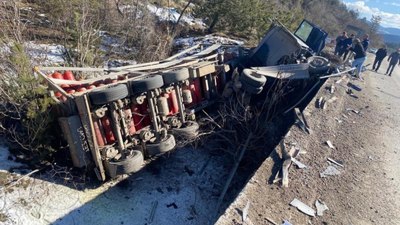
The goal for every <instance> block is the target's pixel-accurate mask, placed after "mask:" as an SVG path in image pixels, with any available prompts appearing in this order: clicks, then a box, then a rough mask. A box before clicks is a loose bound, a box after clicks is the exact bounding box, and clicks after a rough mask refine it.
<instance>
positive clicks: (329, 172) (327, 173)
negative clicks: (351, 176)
mask: <svg viewBox="0 0 400 225" xmlns="http://www.w3.org/2000/svg"><path fill="white" fill-rule="evenodd" d="M339 174H340V171H339V170H338V169H336V167H334V166H328V167H327V168H326V169H325V171H324V172H322V173H320V174H319V175H320V176H321V177H328V176H336V175H339Z"/></svg>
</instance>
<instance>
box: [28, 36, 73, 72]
mask: <svg viewBox="0 0 400 225" xmlns="http://www.w3.org/2000/svg"><path fill="white" fill-rule="evenodd" d="M25 50H26V52H27V54H28V56H29V57H30V58H31V61H32V63H33V64H36V65H42V66H43V65H61V64H64V63H65V59H64V57H65V54H66V50H65V47H64V46H63V45H57V44H38V43H35V42H33V41H30V42H26V43H25Z"/></svg>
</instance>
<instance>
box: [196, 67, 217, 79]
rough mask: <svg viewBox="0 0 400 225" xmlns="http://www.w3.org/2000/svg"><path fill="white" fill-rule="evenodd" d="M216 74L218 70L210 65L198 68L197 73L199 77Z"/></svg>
mask: <svg viewBox="0 0 400 225" xmlns="http://www.w3.org/2000/svg"><path fill="white" fill-rule="evenodd" d="M215 72H216V69H215V65H213V64H209V65H205V66H202V67H197V68H196V73H197V76H198V77H203V76H205V75H208V74H211V73H215Z"/></svg>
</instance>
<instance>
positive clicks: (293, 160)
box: [292, 158, 307, 169]
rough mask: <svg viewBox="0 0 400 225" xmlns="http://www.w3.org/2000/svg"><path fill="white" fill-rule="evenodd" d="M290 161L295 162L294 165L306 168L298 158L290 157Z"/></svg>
mask: <svg viewBox="0 0 400 225" xmlns="http://www.w3.org/2000/svg"><path fill="white" fill-rule="evenodd" d="M292 162H293V163H294V164H296V166H297V167H298V168H299V169H305V168H307V166H306V165H304V164H303V163H301V162H300V161H299V160H297V159H295V158H292Z"/></svg>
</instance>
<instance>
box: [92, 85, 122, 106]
mask: <svg viewBox="0 0 400 225" xmlns="http://www.w3.org/2000/svg"><path fill="white" fill-rule="evenodd" d="M128 95H129V91H128V88H127V86H126V85H125V84H118V85H115V86H111V87H107V88H106V89H100V90H94V91H92V92H90V93H89V98H90V102H91V103H92V104H93V105H104V104H107V103H110V102H113V101H116V100H119V99H123V98H126V97H128Z"/></svg>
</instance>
